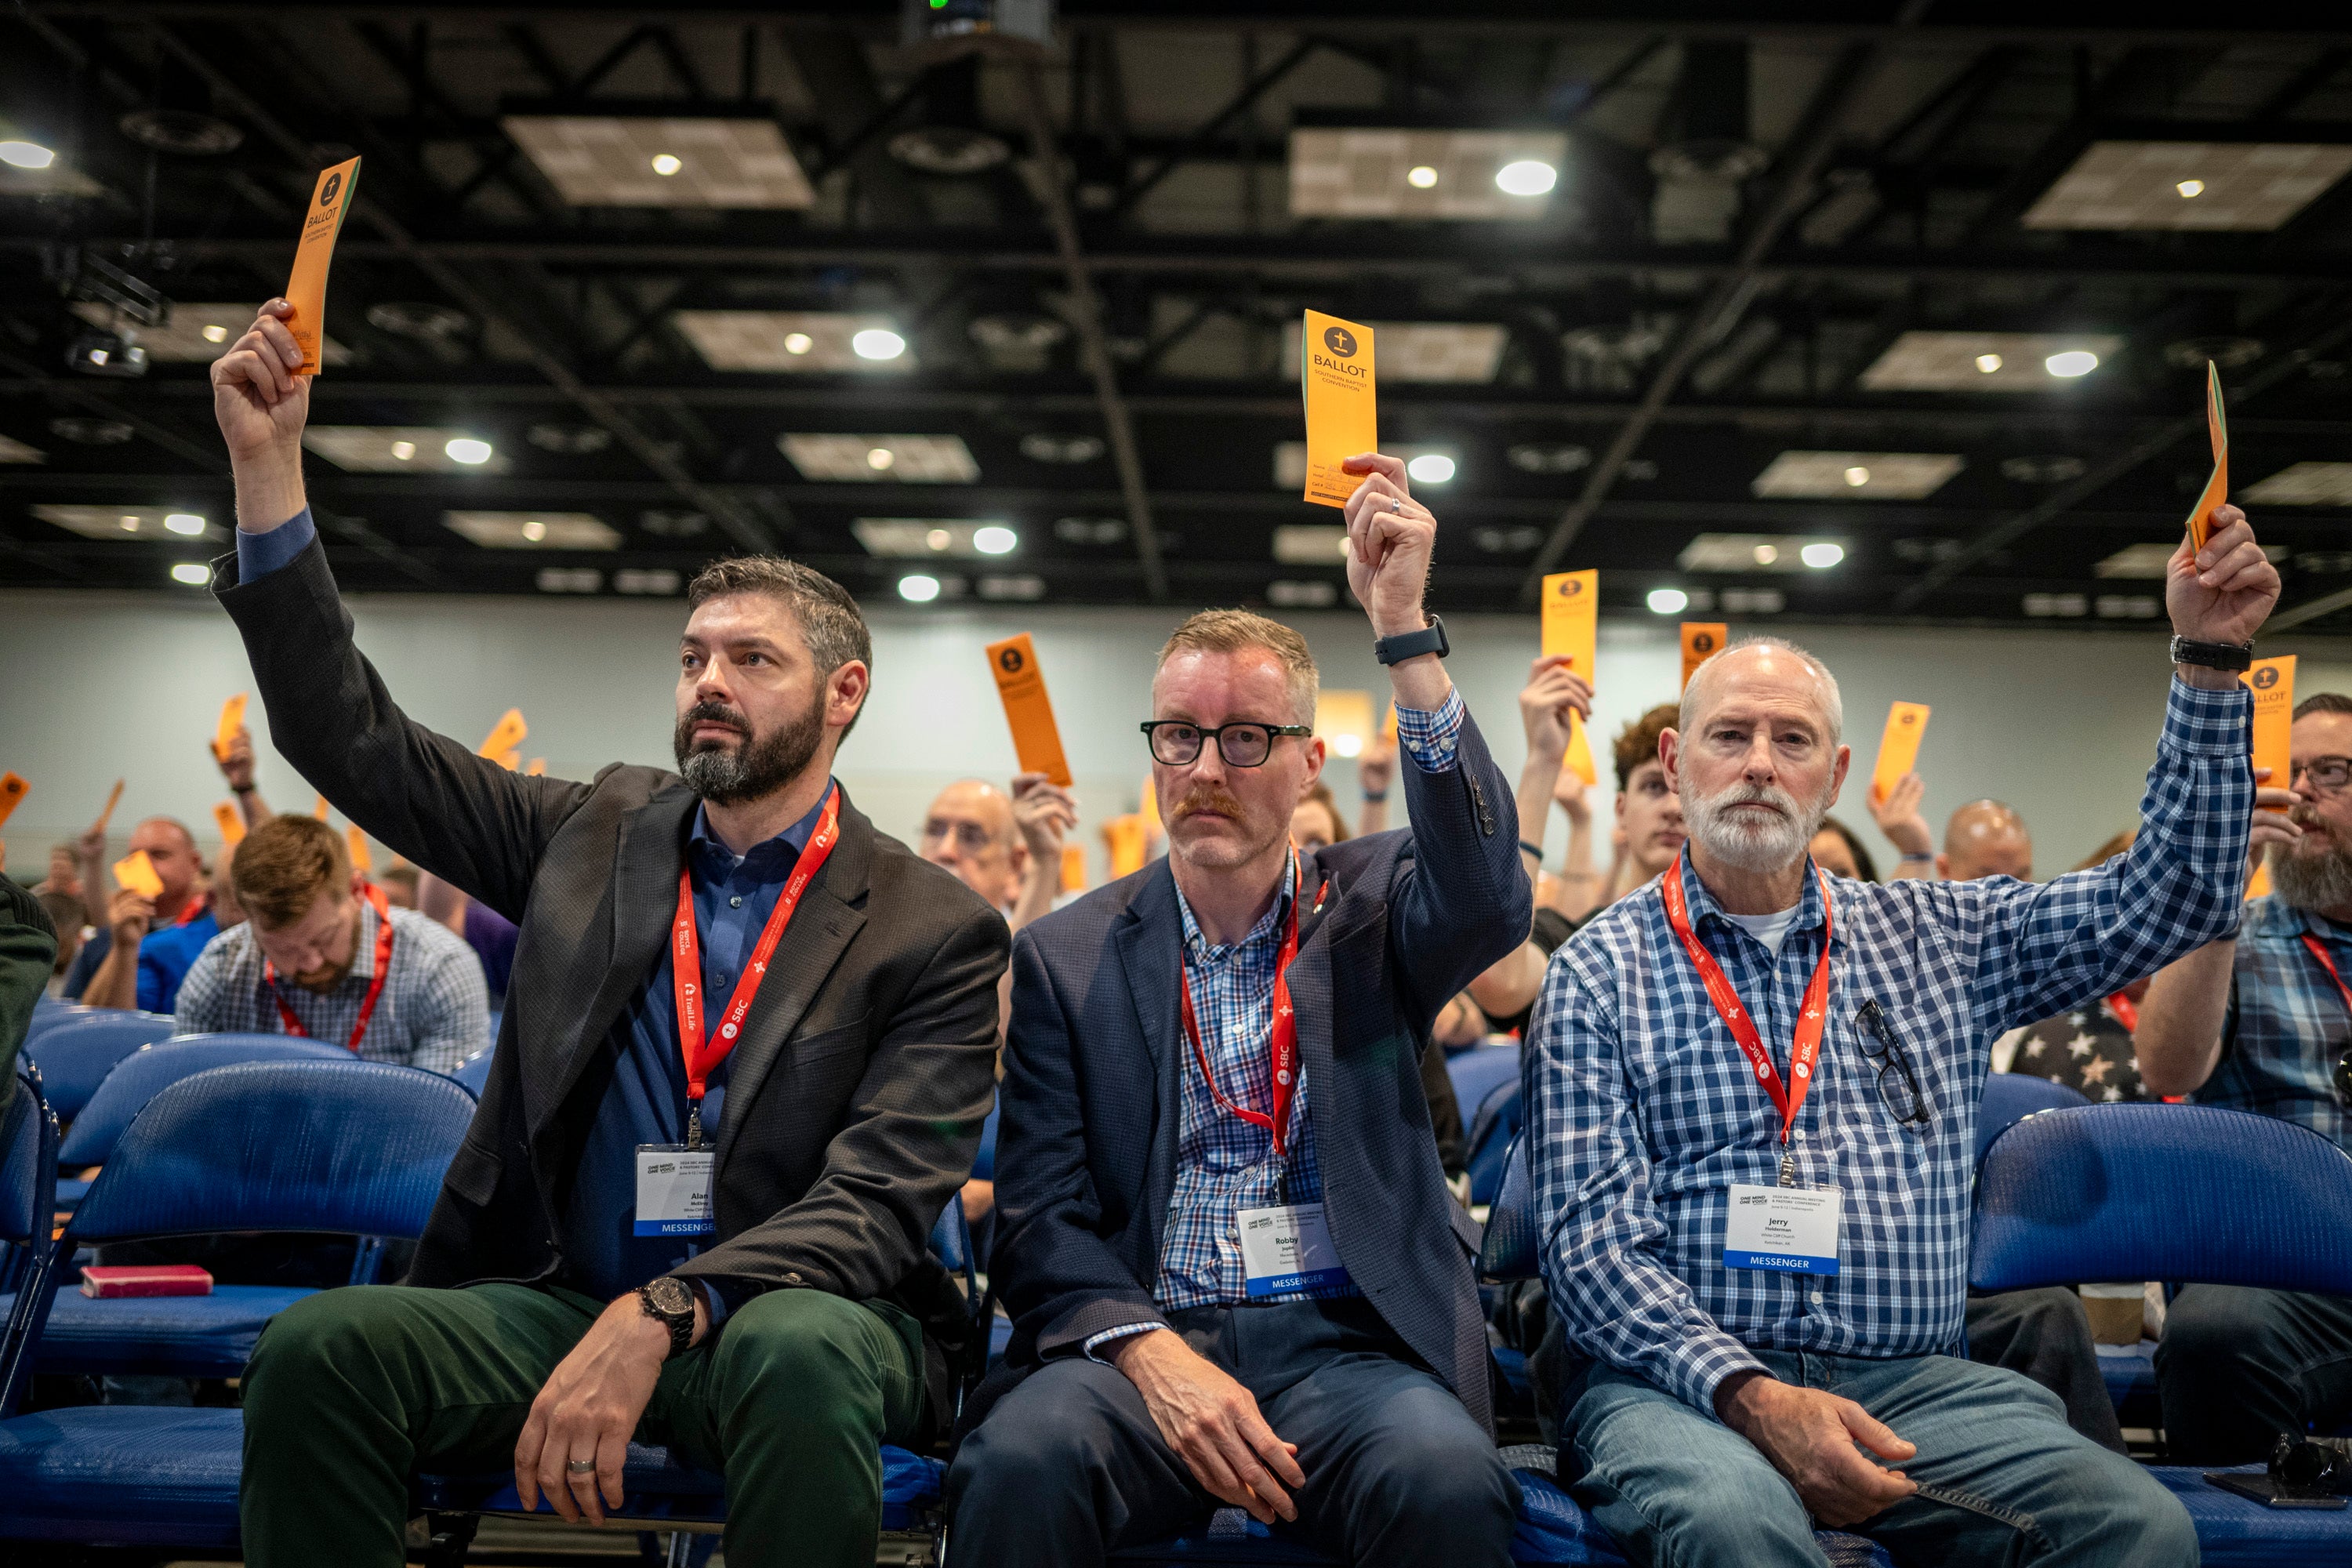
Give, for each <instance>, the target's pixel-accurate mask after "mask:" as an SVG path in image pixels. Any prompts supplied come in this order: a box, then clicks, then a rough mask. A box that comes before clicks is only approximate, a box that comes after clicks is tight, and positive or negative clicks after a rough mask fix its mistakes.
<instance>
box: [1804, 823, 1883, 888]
mask: <svg viewBox="0 0 2352 1568" xmlns="http://www.w3.org/2000/svg"><path fill="white" fill-rule="evenodd" d="M1811 855H1812V857H1813V864H1814V865H1816V866H1819V867H1820V868H1822V870H1824V871H1827V872H1828V873H1829V874H1830V875H1831V876H1832V877H1848V878H1851V879H1853V880H1854V881H1857V882H1875V881H1876V880H1878V868H1877V866H1875V865H1874V864H1873V863H1872V861H1871V858H1870V851H1869V850H1867V849H1865V848H1864V847H1863V845H1862V840H1861V839H1859V838H1857V837H1854V833H1853V828H1851V827H1848V826H1846V825H1845V824H1844V823H1843V822H1840V821H1839V820H1838V819H1837V818H1836V817H1834V816H1825V817H1823V818H1822V830H1821V831H1820V832H1819V833H1816V834H1814V835H1813V842H1812V846H1811Z"/></svg>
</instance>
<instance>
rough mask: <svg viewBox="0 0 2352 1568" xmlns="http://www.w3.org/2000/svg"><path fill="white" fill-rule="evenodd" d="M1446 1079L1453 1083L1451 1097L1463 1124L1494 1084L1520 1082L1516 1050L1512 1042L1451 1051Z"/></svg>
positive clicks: (1447, 1063)
mask: <svg viewBox="0 0 2352 1568" xmlns="http://www.w3.org/2000/svg"><path fill="white" fill-rule="evenodd" d="M1432 1048H1434V1047H1432ZM1445 1076H1446V1077H1447V1078H1450V1079H1453V1080H1454V1100H1455V1101H1456V1102H1457V1103H1458V1104H1459V1105H1460V1106H1461V1107H1462V1119H1463V1121H1465V1123H1466V1122H1467V1121H1469V1120H1470V1117H1471V1116H1472V1114H1473V1113H1474V1112H1475V1111H1476V1110H1477V1109H1478V1107H1480V1106H1481V1105H1484V1104H1485V1103H1486V1097H1487V1096H1488V1095H1489V1094H1492V1093H1493V1092H1494V1091H1495V1089H1496V1086H1497V1085H1499V1084H1506V1083H1517V1081H1518V1080H1519V1047H1518V1046H1517V1044H1516V1043H1512V1044H1508V1045H1500V1046H1473V1047H1470V1048H1469V1049H1468V1050H1466V1051H1454V1052H1452V1053H1450V1054H1449V1055H1448V1056H1447V1057H1446V1058H1445Z"/></svg>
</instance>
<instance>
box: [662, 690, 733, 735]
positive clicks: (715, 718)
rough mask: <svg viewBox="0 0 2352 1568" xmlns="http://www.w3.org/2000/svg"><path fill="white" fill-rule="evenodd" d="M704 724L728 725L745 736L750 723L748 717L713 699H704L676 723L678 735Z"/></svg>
mask: <svg viewBox="0 0 2352 1568" xmlns="http://www.w3.org/2000/svg"><path fill="white" fill-rule="evenodd" d="M704 723H709V724H730V725H732V726H733V727H734V728H736V729H738V730H740V731H742V732H743V733H744V734H745V735H746V736H748V735H750V734H751V719H750V718H749V717H747V716H746V715H744V714H743V713H741V712H739V711H738V710H735V709H732V708H730V707H729V706H727V704H726V703H724V702H721V701H719V700H717V699H715V698H705V699H704V700H701V701H699V702H697V703H696V704H695V705H694V706H693V707H691V708H689V709H688V710H686V712H685V714H684V716H682V717H681V718H680V719H679V720H678V721H677V728H678V733H680V734H681V735H683V734H686V733H688V731H692V730H693V728H694V727H695V726H696V725H697V724H704Z"/></svg>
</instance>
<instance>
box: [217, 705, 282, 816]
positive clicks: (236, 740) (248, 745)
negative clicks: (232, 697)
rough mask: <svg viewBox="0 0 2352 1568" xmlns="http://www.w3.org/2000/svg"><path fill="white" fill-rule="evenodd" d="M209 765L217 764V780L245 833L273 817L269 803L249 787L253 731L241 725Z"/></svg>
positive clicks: (251, 771)
mask: <svg viewBox="0 0 2352 1568" xmlns="http://www.w3.org/2000/svg"><path fill="white" fill-rule="evenodd" d="M213 761H214V762H215V763H217V764H219V766H220V771H221V778H222V779H223V780H224V781H225V782H226V784H228V788H229V793H230V794H231V795H235V796H236V809H237V814H238V815H239V816H243V817H244V818H245V826H246V830H247V832H251V831H252V830H253V829H254V828H257V827H258V826H261V825H262V824H263V823H265V822H267V821H268V820H269V819H270V817H271V816H273V815H275V814H274V813H272V812H271V811H270V809H269V803H268V801H266V800H263V799H262V798H261V792H260V791H259V790H258V789H256V788H255V787H254V784H253V731H251V730H250V729H248V728H247V727H246V726H245V725H243V724H239V725H238V726H237V727H236V733H235V734H234V735H231V736H230V737H229V740H228V750H227V752H225V753H223V752H215V753H214V755H213Z"/></svg>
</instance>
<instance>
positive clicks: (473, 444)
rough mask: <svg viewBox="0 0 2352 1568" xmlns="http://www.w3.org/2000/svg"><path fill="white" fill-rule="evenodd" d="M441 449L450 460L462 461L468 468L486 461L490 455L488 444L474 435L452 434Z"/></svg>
mask: <svg viewBox="0 0 2352 1568" xmlns="http://www.w3.org/2000/svg"><path fill="white" fill-rule="evenodd" d="M441 450H442V451H443V452H444V453H445V454H446V456H447V457H448V458H449V460H450V461H451V462H453V463H463V464H465V465H466V466H467V468H479V467H480V466H481V465H482V464H484V463H487V462H488V461H489V460H490V458H491V455H492V454H491V449H490V444H489V443H488V441H485V440H482V439H480V438H479V437H474V436H452V437H449V439H448V440H447V441H446V442H445V443H444V444H443V445H442V447H441Z"/></svg>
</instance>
